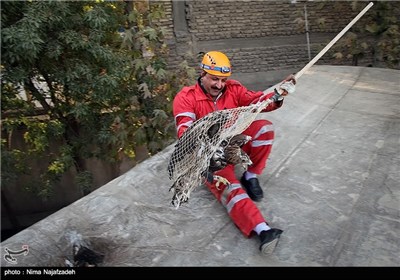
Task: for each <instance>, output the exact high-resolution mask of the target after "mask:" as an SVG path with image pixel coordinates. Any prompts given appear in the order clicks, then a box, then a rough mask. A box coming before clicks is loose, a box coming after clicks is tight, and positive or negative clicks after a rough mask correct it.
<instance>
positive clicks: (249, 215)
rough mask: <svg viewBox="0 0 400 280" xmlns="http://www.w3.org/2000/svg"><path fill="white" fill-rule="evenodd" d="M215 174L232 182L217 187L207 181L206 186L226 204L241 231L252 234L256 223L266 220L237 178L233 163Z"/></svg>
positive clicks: (247, 234)
mask: <svg viewBox="0 0 400 280" xmlns="http://www.w3.org/2000/svg"><path fill="white" fill-rule="evenodd" d="M215 174H216V175H219V176H222V177H224V178H226V179H227V180H229V182H231V184H230V185H228V186H226V185H224V184H220V185H219V186H218V187H216V186H215V182H214V183H213V184H209V183H206V186H207V187H208V189H209V190H210V191H211V192H212V193H213V194H214V195H215V197H216V198H217V199H218V201H220V202H221V203H222V205H224V206H225V208H226V210H227V212H228V214H229V216H230V217H231V219H232V221H233V222H234V223H235V225H236V226H237V227H238V228H239V229H240V231H241V232H242V233H243V234H244V235H246V236H250V234H251V232H252V231H253V229H254V227H255V226H256V225H258V224H259V223H262V222H265V219H264V217H263V216H262V214H261V212H260V210H259V209H258V208H257V206H256V204H255V203H254V202H253V201H252V200H251V199H250V198H249V196H248V195H247V193H246V191H245V190H244V189H243V188H242V187H241V185H240V183H239V181H238V180H237V179H236V176H235V173H234V166H233V165H228V166H227V167H226V168H224V169H222V170H220V171H218V172H216V173H215Z"/></svg>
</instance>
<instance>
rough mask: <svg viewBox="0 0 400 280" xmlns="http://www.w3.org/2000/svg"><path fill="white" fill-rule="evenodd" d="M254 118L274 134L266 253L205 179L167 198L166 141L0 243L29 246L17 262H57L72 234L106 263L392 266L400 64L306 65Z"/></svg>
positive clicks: (398, 195)
mask: <svg viewBox="0 0 400 280" xmlns="http://www.w3.org/2000/svg"><path fill="white" fill-rule="evenodd" d="M262 117H268V119H270V120H272V121H273V122H274V124H275V129H276V140H275V144H274V147H273V150H272V154H271V158H270V159H269V162H268V165H267V168H266V170H265V172H264V174H263V175H262V177H261V183H262V185H263V188H264V190H265V198H264V200H263V201H262V202H260V203H258V204H257V205H258V206H259V208H260V210H261V211H262V212H263V213H264V214H265V216H266V217H267V219H268V220H269V222H270V223H271V224H272V225H273V226H275V227H279V228H281V229H283V230H284V234H283V235H282V238H281V240H280V243H279V245H278V247H277V248H276V250H275V252H274V254H273V255H271V256H270V257H263V256H261V255H260V254H259V251H258V245H259V244H258V240H257V239H256V238H250V239H247V238H245V237H244V236H243V235H242V234H241V233H240V232H239V230H238V229H237V228H236V227H235V226H234V225H233V223H232V222H231V221H230V219H229V218H228V216H227V214H226V212H225V209H224V208H223V207H222V206H221V205H220V204H219V203H217V202H216V201H215V199H214V198H213V196H212V195H211V194H210V193H209V192H208V191H207V190H206V189H205V188H201V187H199V188H197V189H196V190H195V192H194V193H193V194H192V198H191V200H190V201H189V203H188V204H186V205H184V206H181V207H180V208H179V209H175V208H173V207H172V206H171V205H170V200H171V193H169V192H168V189H169V187H170V185H171V182H170V181H169V180H168V179H167V178H168V177H167V172H166V167H167V162H168V160H169V156H170V154H171V152H172V150H173V146H170V147H168V148H167V149H165V150H164V151H163V152H161V153H159V154H158V155H156V156H154V157H152V158H150V159H149V160H147V161H145V162H143V163H142V164H140V165H138V166H136V167H135V168H133V169H131V170H130V171H128V172H127V173H126V174H124V175H122V176H120V177H119V178H117V179H115V180H113V181H111V182H110V183H108V184H107V185H105V186H103V187H101V188H99V189H98V190H96V191H94V192H93V193H91V194H89V195H88V196H86V197H84V198H83V199H81V200H79V201H77V202H75V203H73V204H71V205H70V206H68V207H66V208H64V209H61V210H60V211H58V212H56V213H54V214H53V215H51V216H49V217H48V218H46V219H44V220H42V221H40V222H38V223H36V224H35V225H33V226H31V227H29V228H28V229H26V230H24V231H22V232H20V233H18V234H16V235H14V236H13V237H11V238H9V239H7V240H5V241H3V242H2V243H1V246H2V249H1V252H2V254H4V252H5V248H8V249H11V250H15V251H16V250H21V248H22V246H23V245H28V246H29V253H28V254H27V255H18V256H15V258H16V260H17V263H18V265H20V266H54V265H61V264H62V263H63V262H64V260H65V258H71V250H72V243H74V242H78V243H79V242H81V243H82V244H86V245H87V246H88V247H90V248H91V249H93V250H96V251H98V252H100V253H102V254H104V256H105V257H104V262H103V264H102V265H103V266H264V267H268V266H335V267H337V266H399V264H400V260H399V252H400V71H396V70H388V69H376V68H363V67H339V66H336V67H334V66H314V67H312V68H311V69H310V71H308V72H307V73H306V74H304V75H303V76H302V77H301V79H300V80H299V82H298V86H297V92H296V93H295V94H293V95H291V96H289V97H288V98H286V100H285V104H284V106H283V107H282V108H281V109H280V110H277V111H274V112H271V113H268V114H264V115H263V116H262ZM1 265H2V266H13V264H10V263H9V262H7V261H6V260H5V258H4V257H3V256H2V261H1Z"/></svg>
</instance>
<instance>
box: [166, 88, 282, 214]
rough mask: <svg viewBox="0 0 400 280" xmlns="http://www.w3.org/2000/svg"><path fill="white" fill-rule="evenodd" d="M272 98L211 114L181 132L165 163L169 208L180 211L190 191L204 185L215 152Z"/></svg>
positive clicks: (238, 132)
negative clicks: (169, 192)
mask: <svg viewBox="0 0 400 280" xmlns="http://www.w3.org/2000/svg"><path fill="white" fill-rule="evenodd" d="M274 97H275V96H274ZM274 97H273V98H272V99H267V100H264V101H262V102H258V103H256V104H252V105H249V106H245V107H238V108H233V109H226V110H220V111H215V112H212V113H210V114H208V115H206V116H204V117H203V118H201V119H198V120H196V121H195V122H194V123H193V124H192V125H191V126H190V127H189V128H188V129H187V130H186V131H185V132H184V133H183V135H182V136H181V138H179V140H178V141H177V143H176V145H175V149H174V151H173V152H172V155H171V158H170V160H169V163H168V174H169V178H170V179H171V180H172V181H173V184H172V186H171V188H170V191H172V192H173V196H172V205H174V206H175V207H176V208H179V206H180V205H181V203H184V202H187V201H188V200H189V197H190V194H191V192H192V191H193V190H194V189H195V188H196V187H197V186H199V185H201V184H202V183H204V180H205V174H206V173H207V170H208V168H209V163H210V159H211V157H212V156H213V154H214V153H215V152H216V150H217V149H218V148H219V147H220V146H221V145H223V143H224V142H225V143H226V142H229V141H230V139H231V138H232V137H233V136H235V135H237V134H240V133H242V132H243V131H244V130H245V129H246V128H247V127H248V126H249V125H250V124H251V123H252V122H253V121H254V120H255V119H256V117H257V115H258V114H259V113H260V112H261V111H262V110H263V109H265V108H266V107H267V106H268V105H269V104H270V103H271V102H273V100H274Z"/></svg>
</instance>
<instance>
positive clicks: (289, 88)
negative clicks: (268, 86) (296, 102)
mask: <svg viewBox="0 0 400 280" xmlns="http://www.w3.org/2000/svg"><path fill="white" fill-rule="evenodd" d="M295 85H296V78H295V76H294V75H293V74H291V75H289V76H287V77H286V79H284V80H283V82H282V83H281V85H280V86H279V92H280V94H281V95H282V96H286V95H288V94H292V93H294V92H295V91H296V86H295Z"/></svg>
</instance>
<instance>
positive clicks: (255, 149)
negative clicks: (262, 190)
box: [243, 120, 275, 174]
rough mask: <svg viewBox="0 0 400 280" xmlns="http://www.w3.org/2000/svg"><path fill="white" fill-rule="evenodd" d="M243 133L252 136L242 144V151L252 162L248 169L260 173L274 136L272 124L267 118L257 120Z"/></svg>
mask: <svg viewBox="0 0 400 280" xmlns="http://www.w3.org/2000/svg"><path fill="white" fill-rule="evenodd" d="M243 134H245V135H249V136H251V137H252V140H251V141H249V142H248V143H247V144H246V145H244V146H243V151H245V152H246V154H248V155H249V157H250V159H251V161H252V162H253V164H252V165H251V166H249V168H248V171H250V172H253V173H256V174H261V173H262V171H263V170H264V168H265V166H266V164H267V160H268V157H269V154H270V153H271V149H272V144H273V141H274V137H275V133H274V127H273V124H272V123H271V122H270V121H269V120H257V121H254V122H253V123H252V124H251V125H250V126H249V127H248V128H247V129H246V130H245V131H244V132H243Z"/></svg>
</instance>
